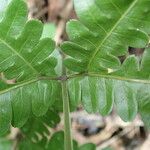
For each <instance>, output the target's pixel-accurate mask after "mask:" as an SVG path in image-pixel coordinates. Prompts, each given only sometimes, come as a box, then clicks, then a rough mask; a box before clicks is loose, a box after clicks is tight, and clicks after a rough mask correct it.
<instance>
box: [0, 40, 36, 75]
mask: <svg viewBox="0 0 150 150" xmlns="http://www.w3.org/2000/svg"><path fill="white" fill-rule="evenodd" d="M0 41H1V42H2V43H3V44H4V45H6V46H7V47H8V48H9V49H10V50H11V51H12V52H13V53H15V54H16V55H17V56H18V57H19V58H20V59H21V60H22V61H24V62H25V64H26V65H27V66H28V67H29V68H30V69H31V70H32V71H34V72H35V73H37V74H38V71H37V70H36V69H35V68H34V67H33V66H32V65H31V64H30V63H29V62H28V61H27V60H26V59H25V58H24V57H22V56H21V55H20V54H19V53H18V52H17V51H16V50H15V49H14V48H13V47H12V46H11V45H9V44H7V43H6V42H5V41H4V40H2V39H1V38H0Z"/></svg>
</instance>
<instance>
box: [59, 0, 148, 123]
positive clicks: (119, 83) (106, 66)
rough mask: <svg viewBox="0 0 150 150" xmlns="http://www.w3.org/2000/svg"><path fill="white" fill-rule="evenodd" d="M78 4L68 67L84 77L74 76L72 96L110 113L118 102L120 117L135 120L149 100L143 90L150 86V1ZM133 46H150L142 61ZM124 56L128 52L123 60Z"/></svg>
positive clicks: (84, 1)
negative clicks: (145, 98)
mask: <svg viewBox="0 0 150 150" xmlns="http://www.w3.org/2000/svg"><path fill="white" fill-rule="evenodd" d="M74 4H75V10H76V13H77V15H78V18H79V21H78V20H71V21H69V22H68V24H67V33H68V36H69V38H70V41H67V42H64V43H63V44H62V45H61V48H62V50H63V52H64V53H65V54H66V55H67V56H66V59H65V60H64V64H65V66H66V67H67V68H68V69H69V70H72V71H73V72H77V73H79V74H77V77H80V76H82V78H81V77H80V81H79V80H78V81H75V80H76V79H71V81H70V80H69V85H70V84H71V83H70V82H73V83H72V85H73V86H72V87H71V89H69V93H70V94H69V95H71V99H72V101H75V103H77V102H78V100H82V103H83V106H84V108H85V109H86V110H87V111H88V112H90V113H91V112H100V113H101V114H102V115H107V114H108V113H109V112H111V110H112V106H113V104H114V105H115V107H116V109H117V112H118V114H119V115H120V117H121V118H122V119H123V120H125V121H131V120H133V119H134V118H135V116H136V114H137V112H138V108H139V107H141V106H140V105H142V104H139V101H141V102H140V103H145V102H144V100H142V99H139V97H140V98H142V97H145V93H144V91H141V90H142V89H143V90H144V89H145V88H147V90H148V91H150V90H149V83H150V81H149V76H150V70H149V68H150V67H149V65H150V48H148V44H149V36H148V34H150V17H149V16H150V8H149V6H150V1H149V0H130V1H124V0H123V1H121V0H119V1H118V0H112V1H107V2H105V1H103V0H82V1H80V0H74ZM129 46H131V47H135V48H145V47H147V48H146V49H145V51H144V54H143V56H142V59H141V60H139V58H137V57H136V56H133V55H132V56H130V55H129V52H128V47H129ZM119 56H124V57H126V59H125V60H124V62H123V63H121V61H120V59H119ZM73 77H74V75H73ZM75 82H76V83H75ZM143 87H145V88H143ZM75 93H76V94H75ZM148 93H149V92H147V93H146V94H147V95H146V97H147V101H150V97H149V94H148ZM75 96H76V97H75ZM75 99H76V100H75ZM138 104H139V105H138ZM149 106H150V105H148V106H147V107H149ZM147 110H148V109H147ZM149 110H150V109H149ZM142 111H143V110H142ZM140 112H141V111H140ZM146 113H147V116H149V115H148V114H149V113H150V112H149V111H147V112H146Z"/></svg>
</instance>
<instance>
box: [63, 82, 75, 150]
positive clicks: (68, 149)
mask: <svg viewBox="0 0 150 150" xmlns="http://www.w3.org/2000/svg"><path fill="white" fill-rule="evenodd" d="M62 97H63V112H64V133H65V135H64V136H65V137H64V146H65V150H73V142H72V136H71V119H70V107H69V98H68V90H67V81H62Z"/></svg>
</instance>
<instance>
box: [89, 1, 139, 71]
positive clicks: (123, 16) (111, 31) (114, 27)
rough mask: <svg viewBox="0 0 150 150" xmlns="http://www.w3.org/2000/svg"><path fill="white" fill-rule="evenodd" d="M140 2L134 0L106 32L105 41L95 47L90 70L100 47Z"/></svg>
mask: <svg viewBox="0 0 150 150" xmlns="http://www.w3.org/2000/svg"><path fill="white" fill-rule="evenodd" d="M137 2H138V0H134V1H133V2H132V3H131V5H130V7H129V8H128V9H127V10H126V11H125V12H124V13H123V15H122V16H121V17H120V19H119V20H118V21H117V22H116V24H115V25H114V26H113V28H112V29H111V30H110V31H109V32H108V33H107V34H106V37H105V38H104V39H103V41H101V42H100V44H99V46H98V47H97V48H96V49H95V52H94V53H93V55H92V57H91V59H90V61H89V63H88V66H87V70H89V68H90V65H91V63H92V61H93V59H94V58H95V56H96V54H97V53H98V52H99V49H100V48H101V47H102V46H103V44H104V43H105V41H106V40H107V39H108V38H109V37H110V35H111V34H112V33H113V31H114V30H115V29H116V27H117V26H118V25H119V24H120V22H121V21H122V19H123V18H125V16H126V15H127V14H128V13H129V11H130V10H131V9H132V8H133V7H134V6H135V4H136V3H137Z"/></svg>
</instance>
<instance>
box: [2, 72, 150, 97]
mask: <svg viewBox="0 0 150 150" xmlns="http://www.w3.org/2000/svg"><path fill="white" fill-rule="evenodd" d="M86 76H89V77H99V78H105V79H112V80H120V81H124V82H133V83H137V84H138V83H139V84H149V85H150V80H140V79H132V78H131V79H130V78H126V77H120V76H113V75H102V74H97V73H92V72H91V73H88V74H85V73H84V74H71V75H68V76H67V80H71V79H73V78H83V77H86ZM50 80H51V81H52V80H53V81H58V82H60V81H63V80H62V76H59V77H49V76H43V77H38V78H33V79H30V80H28V81H24V82H20V83H18V84H16V85H14V86H12V87H9V88H7V89H4V90H1V91H0V95H2V94H4V93H7V92H10V91H12V90H15V89H17V88H21V87H23V86H26V85H29V84H32V83H35V82H38V81H50Z"/></svg>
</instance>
